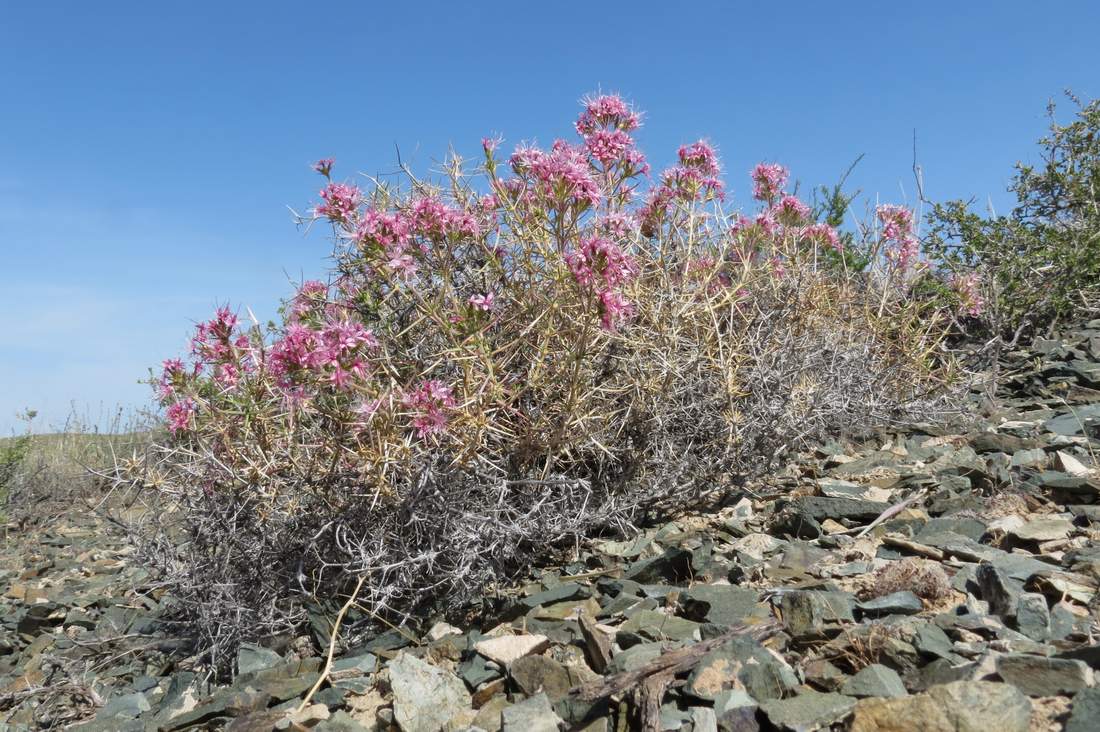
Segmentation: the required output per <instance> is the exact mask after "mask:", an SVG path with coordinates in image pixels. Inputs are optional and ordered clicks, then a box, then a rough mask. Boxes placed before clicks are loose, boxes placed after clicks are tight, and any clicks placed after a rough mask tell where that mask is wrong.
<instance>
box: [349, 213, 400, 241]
mask: <svg viewBox="0 0 1100 732" xmlns="http://www.w3.org/2000/svg"><path fill="white" fill-rule="evenodd" d="M409 233H410V223H409V221H408V219H406V218H405V217H404V216H403V215H402V214H401V213H399V212H393V213H391V212H382V211H376V210H374V209H367V210H366V211H364V212H363V214H362V216H361V217H360V219H359V224H358V226H356V227H355V234H354V239H355V242H356V243H357V244H359V246H360V248H363V249H387V248H389V247H393V246H397V245H404V244H405V242H407V241H408V240H409Z"/></svg>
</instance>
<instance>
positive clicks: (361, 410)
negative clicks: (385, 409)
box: [351, 399, 382, 432]
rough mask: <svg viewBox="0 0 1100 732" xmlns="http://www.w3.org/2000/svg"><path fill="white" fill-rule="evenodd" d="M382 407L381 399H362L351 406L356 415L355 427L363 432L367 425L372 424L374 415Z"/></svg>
mask: <svg viewBox="0 0 1100 732" xmlns="http://www.w3.org/2000/svg"><path fill="white" fill-rule="evenodd" d="M381 407H382V400H381V399H361V400H359V402H358V403H356V404H355V406H353V407H352V408H351V412H352V414H354V415H355V417H356V419H355V422H354V424H355V427H356V428H357V430H358V431H360V432H362V431H363V430H364V429H365V428H366V427H367V425H369V424H370V422H371V420H372V419H373V418H374V415H375V414H377V413H378V410H379V409H380V408H381Z"/></svg>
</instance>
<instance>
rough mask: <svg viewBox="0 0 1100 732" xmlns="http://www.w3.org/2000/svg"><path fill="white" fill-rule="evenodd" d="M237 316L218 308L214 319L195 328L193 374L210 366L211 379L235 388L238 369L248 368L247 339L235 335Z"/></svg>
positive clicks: (238, 375) (238, 374)
mask: <svg viewBox="0 0 1100 732" xmlns="http://www.w3.org/2000/svg"><path fill="white" fill-rule="evenodd" d="M236 327H237V316H236V315H235V314H234V313H233V312H231V311H230V310H229V308H226V307H221V308H218V309H217V310H216V311H215V313H214V317H213V318H212V319H211V320H209V321H207V322H205V323H199V324H198V325H197V326H196V327H195V335H194V337H193V338H192V339H191V355H192V356H193V357H194V359H195V373H196V374H198V373H199V372H201V370H202V368H203V366H206V365H209V366H212V367H213V371H214V380H215V381H216V382H218V383H219V384H220V385H221V386H224V387H233V386H236V384H237V381H238V379H239V378H240V375H241V370H242V368H243V369H245V370H249V369H251V368H252V363H251V360H250V356H251V354H250V349H249V342H248V336H246V335H245V334H243V333H236V332H235V331H236Z"/></svg>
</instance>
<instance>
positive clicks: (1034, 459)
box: [1012, 447, 1047, 468]
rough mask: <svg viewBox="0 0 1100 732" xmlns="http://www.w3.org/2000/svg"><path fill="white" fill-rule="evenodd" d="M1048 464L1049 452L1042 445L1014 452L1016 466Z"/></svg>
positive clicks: (1043, 465) (1030, 466)
mask: <svg viewBox="0 0 1100 732" xmlns="http://www.w3.org/2000/svg"><path fill="white" fill-rule="evenodd" d="M1046 464H1047V453H1046V450H1043V449H1042V448H1041V447H1037V448H1034V449H1031V450H1018V451H1016V452H1014V453H1013V454H1012V467H1014V468H1020V467H1024V468H1043V467H1046Z"/></svg>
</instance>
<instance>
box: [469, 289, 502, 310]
mask: <svg viewBox="0 0 1100 732" xmlns="http://www.w3.org/2000/svg"><path fill="white" fill-rule="evenodd" d="M495 301H496V295H494V294H493V293H491V292H487V293H485V294H484V295H470V299H469V300H468V302H469V303H470V305H471V307H473V308H474V310H483V311H485V312H490V311H491V310H492V309H493V304H494V302H495Z"/></svg>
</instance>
